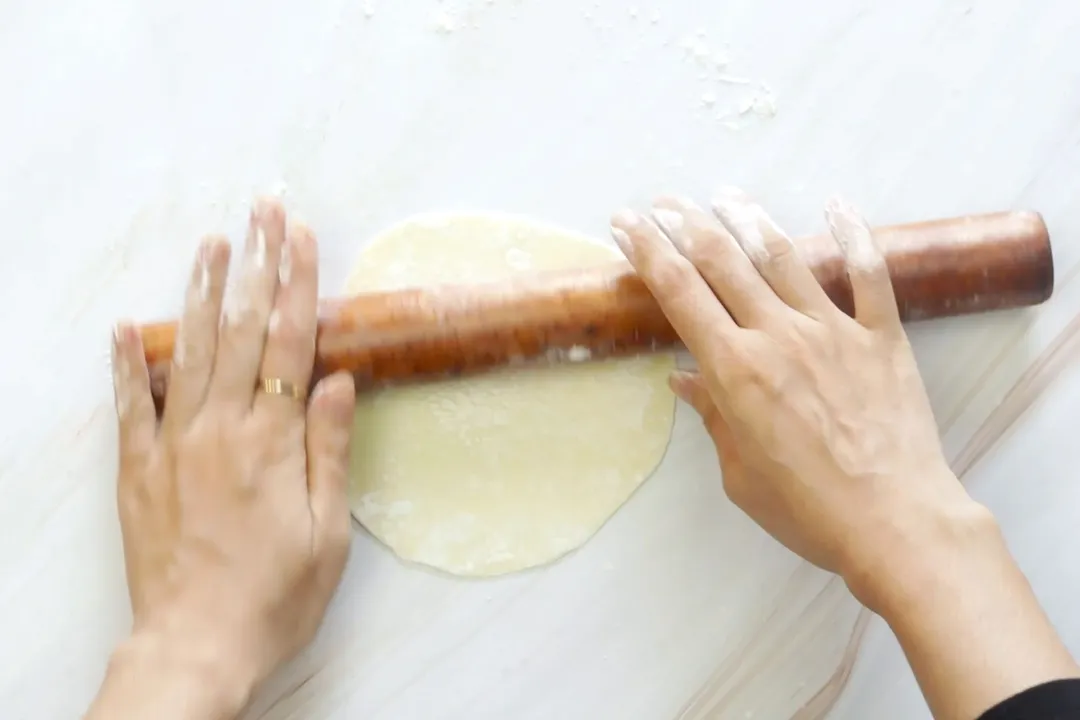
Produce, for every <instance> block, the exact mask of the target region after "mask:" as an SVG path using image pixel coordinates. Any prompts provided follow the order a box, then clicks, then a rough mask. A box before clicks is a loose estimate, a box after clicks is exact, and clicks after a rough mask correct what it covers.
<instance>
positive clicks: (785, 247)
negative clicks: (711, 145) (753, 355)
mask: <svg viewBox="0 0 1080 720" xmlns="http://www.w3.org/2000/svg"><path fill="white" fill-rule="evenodd" d="M713 212H715V213H716V216H717V217H718V218H719V219H720V222H722V223H723V224H724V226H725V227H726V228H727V230H728V232H730V233H731V235H732V237H734V238H735V240H736V242H738V243H739V245H740V246H741V247H742V248H743V251H744V252H745V253H746V255H747V257H748V258H750V261H751V262H752V263H753V264H754V267H755V268H757V271H758V272H759V273H760V274H761V277H763V278H765V281H766V282H767V283H769V286H770V287H771V288H772V289H773V292H775V293H776V295H777V297H779V298H780V299H781V300H783V301H784V302H785V303H787V305H788V306H790V307H792V308H794V309H796V310H798V311H799V312H801V313H803V314H804V315H809V316H810V317H814V318H818V319H823V318H825V317H828V316H829V315H831V314H833V313H835V312H836V311H837V309H836V306H835V305H834V304H833V302H832V300H830V299H829V296H828V295H826V294H825V290H823V289H822V287H821V284H820V283H818V281H817V278H815V277H814V273H813V272H811V271H810V266H809V265H807V264H806V261H805V260H803V258H802V257H801V256H800V255H799V253H798V251H797V250H796V249H795V244H794V243H793V242H791V238H790V237H788V235H787V233H785V232H784V231H783V230H781V229H780V227H779V226H778V225H777V224H776V223H775V222H774V221H773V219H772V218H771V217H769V215H768V213H766V212H765V209H764V208H763V207H761V205H759V204H758V203H756V202H754V201H753V200H751V199H750V197H749V196H747V195H746V193H744V192H743V191H741V190H739V189H737V188H731V187H727V188H721V189H720V190H719V191H718V192H717V194H716V196H715V198H714V199H713Z"/></svg>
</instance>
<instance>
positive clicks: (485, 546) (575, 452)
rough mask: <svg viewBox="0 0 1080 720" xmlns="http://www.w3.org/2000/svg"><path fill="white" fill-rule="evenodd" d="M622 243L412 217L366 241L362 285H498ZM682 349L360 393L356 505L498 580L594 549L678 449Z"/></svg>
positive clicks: (594, 260)
mask: <svg viewBox="0 0 1080 720" xmlns="http://www.w3.org/2000/svg"><path fill="white" fill-rule="evenodd" d="M613 257H617V253H616V251H614V250H613V249H612V248H609V247H606V246H604V245H601V244H599V243H597V242H595V241H593V240H591V239H589V238H586V237H582V236H579V235H575V234H572V233H569V232H567V231H564V230H559V229H555V228H552V227H547V226H544V225H542V224H538V223H536V222H533V221H528V220H524V219H521V218H516V217H512V216H500V215H440V216H434V215H432V216H422V217H417V218H414V219H411V220H408V221H406V222H404V223H402V224H400V225H397V226H395V227H393V228H391V229H390V230H388V231H386V232H384V233H383V234H381V235H380V236H378V237H377V238H375V239H374V240H373V241H372V242H371V243H370V245H368V246H367V247H366V248H365V249H364V251H363V252H362V254H361V255H360V258H359V260H358V261H357V264H356V266H355V267H354V269H353V270H352V273H351V274H350V277H349V280H348V282H347V290H348V291H349V292H364V291H377V290H391V289H397V288H402V287H410V286H412V287H415V286H419V285H433V284H444V283H454V284H460V283H473V282H488V281H492V280H499V279H504V278H506V277H509V276H512V275H514V274H517V273H527V272H536V271H544V270H557V269H563V268H566V269H570V268H582V267H588V266H592V265H598V264H603V263H608V262H611V260H612V259H613ZM674 368H675V358H674V355H673V354H671V353H664V354H654V355H650V356H642V357H637V358H628V359H620V360H608V361H598V362H582V363H576V364H573V363H571V364H562V365H558V366H549V367H529V368H516V369H505V370H501V371H498V372H493V373H490V374H485V375H481V376H476V377H469V378H461V379H453V380H447V381H445V382H439V383H432V384H420V385H415V386H401V387H393V388H387V389H383V390H378V391H375V392H371V393H364V394H361V396H360V397H359V398H358V399H357V409H356V418H355V423H354V430H353V437H352V451H351V453H352V457H351V461H350V473H351V477H350V503H351V506H352V511H353V515H354V516H355V517H356V518H357V520H359V521H360V523H362V524H363V525H364V527H365V528H367V529H368V530H369V531H370V532H371V533H372V534H373V535H374V536H375V537H376V538H378V539H379V540H381V541H382V542H383V543H385V544H386V545H387V546H388V547H389V548H390V549H391V550H393V552H394V553H396V554H397V555H398V556H399V557H401V558H403V559H405V560H409V561H412V562H416V563H421V564H423V565H428V566H431V567H434V568H437V569H439V570H443V571H445V572H448V573H452V574H455V575H464V576H493V575H499V574H503V573H508V572H513V571H517V570H524V569H526V568H530V567H534V566H537V565H542V564H545V563H549V562H551V561H553V560H556V559H557V558H559V557H561V556H563V555H564V554H566V553H568V552H570V551H572V550H575V549H576V548H579V547H581V546H582V545H583V544H584V543H585V542H586V541H587V540H588V539H589V538H590V537H592V535H593V534H595V533H596V531H597V530H599V529H600V527H601V526H602V525H603V524H604V523H605V522H606V521H607V520H608V518H610V517H611V516H612V515H613V514H614V513H615V511H616V510H618V508H619V507H620V506H621V505H622V504H623V503H624V502H626V500H627V499H628V498H629V497H630V496H631V495H632V494H633V492H634V491H635V490H636V489H637V488H638V486H639V485H641V483H642V482H643V481H644V480H645V478H647V477H648V476H649V475H650V474H651V472H652V471H653V470H654V469H655V467H656V466H657V465H658V464H659V462H660V460H661V459H662V458H663V456H664V452H665V450H666V448H667V444H668V439H669V436H670V434H671V428H672V424H673V420H674V413H675V398H674V396H673V395H672V394H671V392H670V390H669V389H668V387H667V377H668V374H669V373H670V372H671V371H672V370H673V369H674Z"/></svg>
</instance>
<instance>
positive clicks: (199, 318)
mask: <svg viewBox="0 0 1080 720" xmlns="http://www.w3.org/2000/svg"><path fill="white" fill-rule="evenodd" d="M229 254H230V247H229V242H228V240H226V239H225V238H221V237H208V238H206V239H205V240H203V242H202V245H200V246H199V251H198V253H197V254H196V256H195V264H194V266H193V268H192V271H191V279H190V280H189V281H188V286H187V291H186V293H185V295H184V314H183V316H182V317H181V319H180V329H179V330H178V331H177V337H176V349H175V350H174V351H173V358H172V370H171V372H170V374H169V390H168V393H167V395H166V397H165V412H164V413H163V414H162V427H163V428H165V430H166V431H168V429H170V428H175V427H184V426H186V425H187V424H188V423H189V422H191V419H192V418H193V417H195V413H197V412H198V411H199V408H200V407H202V404H203V401H204V400H205V398H206V389H207V388H208V387H209V385H210V375H211V373H212V372H213V369H214V356H215V354H216V353H217V341H218V324H219V322H220V319H221V299H222V297H223V295H224V294H225V279H226V276H227V275H228V272H229Z"/></svg>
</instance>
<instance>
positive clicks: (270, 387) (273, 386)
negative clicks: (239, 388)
mask: <svg viewBox="0 0 1080 720" xmlns="http://www.w3.org/2000/svg"><path fill="white" fill-rule="evenodd" d="M259 390H262V391H263V392H264V393H266V394H267V395H285V396H286V397H291V398H292V399H294V400H306V399H307V393H306V392H304V391H303V390H301V389H300V388H299V387H298V386H297V385H294V384H293V383H291V382H289V381H288V380H282V379H281V378H263V379H262V380H260V381H259Z"/></svg>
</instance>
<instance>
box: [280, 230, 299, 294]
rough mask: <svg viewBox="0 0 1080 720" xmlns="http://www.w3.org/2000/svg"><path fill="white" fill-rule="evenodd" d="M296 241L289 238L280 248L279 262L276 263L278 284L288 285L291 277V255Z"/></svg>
mask: <svg viewBox="0 0 1080 720" xmlns="http://www.w3.org/2000/svg"><path fill="white" fill-rule="evenodd" d="M296 250H297V248H296V241H295V240H294V239H293V238H292V237H290V238H289V239H288V240H287V241H286V242H285V247H283V248H281V260H280V261H279V262H278V273H277V274H278V282H279V283H280V284H281V285H288V284H289V278H290V277H291V276H292V264H293V253H294V252H296Z"/></svg>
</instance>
